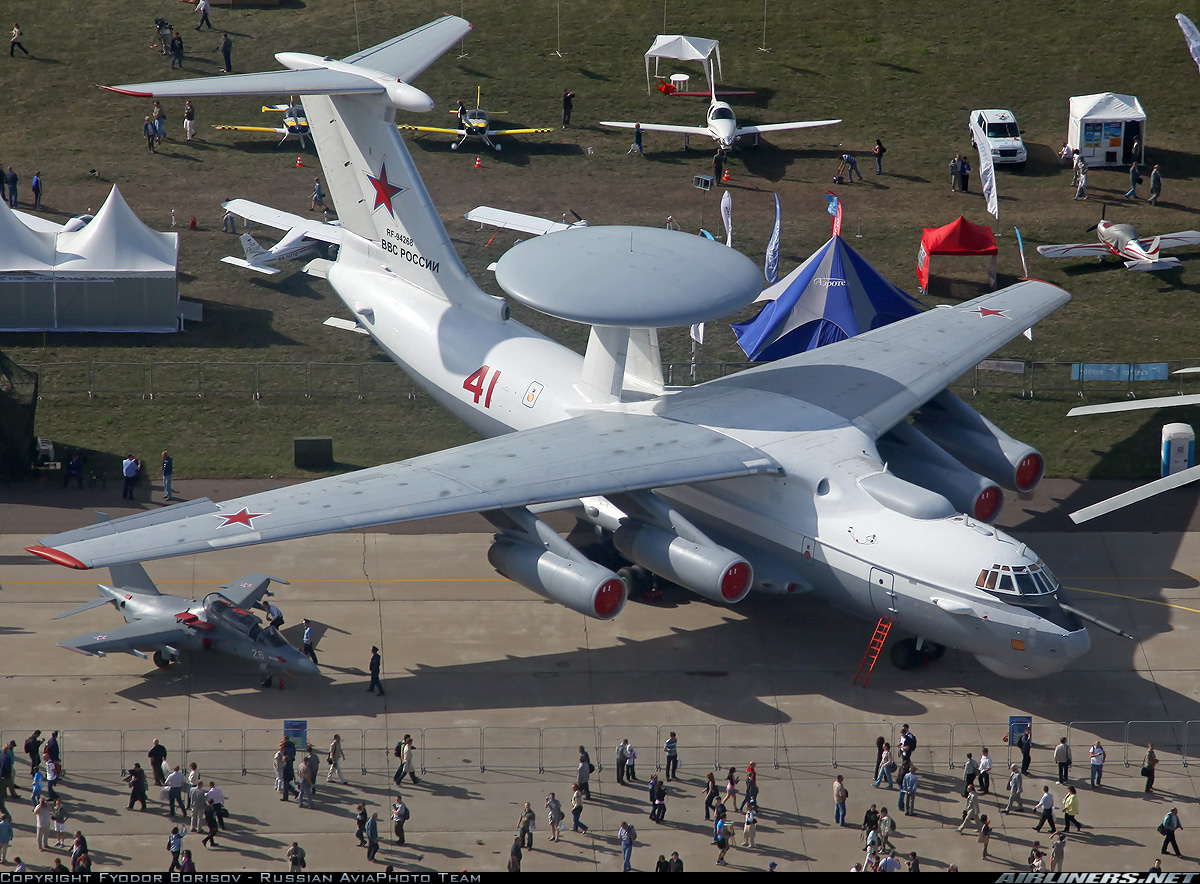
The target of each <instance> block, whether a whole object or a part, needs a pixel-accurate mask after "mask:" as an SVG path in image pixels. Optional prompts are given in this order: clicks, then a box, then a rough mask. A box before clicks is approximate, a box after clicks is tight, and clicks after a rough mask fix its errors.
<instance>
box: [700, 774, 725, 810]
mask: <svg viewBox="0 0 1200 884" xmlns="http://www.w3.org/2000/svg"><path fill="white" fill-rule="evenodd" d="M702 791H703V793H704V818H705V819H706V820H711V819H712V809H713V805H714V804H716V803H717V799H718V798H719V797H720V794H721V793H720V790H718V789H717V778H716V776H715V775H714V774H713V772H712V771H709V772H708V779H706V780H705V781H704V789H703V790H702Z"/></svg>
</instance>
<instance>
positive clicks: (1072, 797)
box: [1062, 786, 1083, 832]
mask: <svg viewBox="0 0 1200 884" xmlns="http://www.w3.org/2000/svg"><path fill="white" fill-rule="evenodd" d="M1062 812H1063V831H1064V832H1070V831H1071V826H1072V825H1074V826H1075V831H1076V832H1078V831H1080V830H1081V829H1083V826H1081V825H1079V820H1077V819H1076V817H1077V816H1078V815H1079V794H1078V793H1077V792H1076V791H1075V787H1074V786H1067V794H1066V795H1064V796H1063V803H1062Z"/></svg>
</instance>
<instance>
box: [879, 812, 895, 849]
mask: <svg viewBox="0 0 1200 884" xmlns="http://www.w3.org/2000/svg"><path fill="white" fill-rule="evenodd" d="M878 828H879V846H880V847H891V846H892V845H891V841H890V840H889V839H890V838H891V837H892V832H894V831H896V820H895V818H894V817H892V815H891V814H889V813H888V809H887V808H886V807H881V808H879V826H878Z"/></svg>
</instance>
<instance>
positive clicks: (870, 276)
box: [733, 236, 922, 362]
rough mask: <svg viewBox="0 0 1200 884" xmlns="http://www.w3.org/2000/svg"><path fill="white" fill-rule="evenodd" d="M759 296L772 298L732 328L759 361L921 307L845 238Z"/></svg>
mask: <svg viewBox="0 0 1200 884" xmlns="http://www.w3.org/2000/svg"><path fill="white" fill-rule="evenodd" d="M757 300H759V301H766V302H767V304H766V305H765V306H764V307H763V309H762V310H761V311H760V312H759V314H758V316H756V317H754V318H753V319H751V320H750V321H749V322H742V323H739V324H737V325H734V326H733V331H734V333H735V334H736V335H737V339H738V345H739V346H740V347H741V348H742V349H743V350H744V351H745V352H746V355H747V356H748V357H749V358H750V359H751V360H753V361H754V362H770V361H772V360H774V359H780V358H782V357H784V356H791V355H793V354H795V353H801V352H803V351H805V350H812V349H814V348H816V347H821V346H824V345H825V344H832V343H834V342H835V341H840V340H843V339H844V338H851V337H854V336H855V335H857V334H859V333H860V332H863V331H868V330H869V329H873V328H879V327H880V326H882V325H887V324H888V323H890V322H895V321H896V320H897V319H904V318H905V317H906V316H913V315H914V314H916V313H920V312H921V309H922V307H921V304H920V302H919V301H917V300H915V299H914V298H912V297H910V296H909V295H907V294H905V293H904V292H903V291H901V290H900V289H898V288H897V287H896V286H894V285H892V284H891V283H890V282H888V281H887V280H886V279H884V278H883V275H882V274H880V272H879V271H878V270H876V269H875V268H874V267H872V266H871V265H870V264H868V263H867V261H866V259H865V258H863V257H862V255H860V254H858V252H856V251H854V249H852V248H850V246H849V245H847V244H846V242H845V240H843V239H842V238H841V237H840V236H835V237H833V238H832V239H830V240H829V242H827V243H825V245H823V246H821V248H820V249H818V250H817V252H816V253H815V254H814V255H813V256H812V257H810V258H809V259H808V260H807V261H805V262H804V263H803V264H801V265H800V266H799V267H797V268H796V269H795V270H793V271H792V272H791V273H789V274H788V275H787V276H785V277H784V278H783V279H781V280H780V281H779V282H777V283H775V285H773V286H771V287H770V288H767V289H765V290H764V291H763V293H762V294H761V295H759V296H758V298H757Z"/></svg>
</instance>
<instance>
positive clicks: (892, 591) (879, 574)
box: [870, 568, 896, 617]
mask: <svg viewBox="0 0 1200 884" xmlns="http://www.w3.org/2000/svg"><path fill="white" fill-rule="evenodd" d="M870 582H871V605H872V606H873V607H874V608H875V613H876V614H877V615H879V616H880V617H887V616H895V614H896V578H895V577H894V576H892V573H891V572H890V571H884V570H883V569H882V568H872V569H871V576H870Z"/></svg>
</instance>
